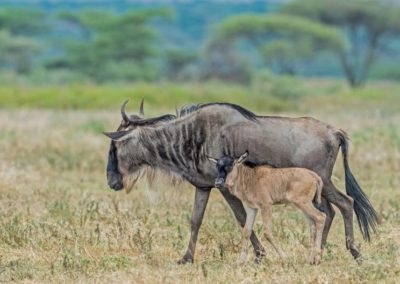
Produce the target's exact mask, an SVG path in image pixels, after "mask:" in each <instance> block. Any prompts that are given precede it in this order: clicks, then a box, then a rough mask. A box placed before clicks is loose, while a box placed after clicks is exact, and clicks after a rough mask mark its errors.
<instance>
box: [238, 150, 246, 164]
mask: <svg viewBox="0 0 400 284" xmlns="http://www.w3.org/2000/svg"><path fill="white" fill-rule="evenodd" d="M248 156H249V152H248V151H246V152H244V154H243V155H242V156H240V157H239V159H238V160H237V163H238V164H240V163H243V162H244V161H245V160H246V159H247V157H248Z"/></svg>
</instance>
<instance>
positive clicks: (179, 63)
mask: <svg viewBox="0 0 400 284" xmlns="http://www.w3.org/2000/svg"><path fill="white" fill-rule="evenodd" d="M164 58H165V61H166V62H165V65H166V66H165V67H166V70H165V72H166V75H167V77H168V78H169V79H172V80H176V79H178V78H179V77H180V76H181V75H182V72H183V71H184V69H185V68H186V67H187V66H188V65H190V64H192V63H194V62H195V61H196V60H197V55H196V54H195V53H192V52H189V51H185V50H180V49H169V50H167V51H166V52H165V54H164Z"/></svg>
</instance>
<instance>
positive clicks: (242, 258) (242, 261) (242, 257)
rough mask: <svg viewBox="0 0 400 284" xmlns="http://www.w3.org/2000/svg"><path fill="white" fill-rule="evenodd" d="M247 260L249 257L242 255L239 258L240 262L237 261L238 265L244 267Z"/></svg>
mask: <svg viewBox="0 0 400 284" xmlns="http://www.w3.org/2000/svg"><path fill="white" fill-rule="evenodd" d="M246 260H247V255H245V254H241V255H240V256H239V258H238V260H237V264H238V265H243V264H245V263H246Z"/></svg>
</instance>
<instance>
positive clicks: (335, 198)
mask: <svg viewBox="0 0 400 284" xmlns="http://www.w3.org/2000/svg"><path fill="white" fill-rule="evenodd" d="M322 193H323V195H324V197H325V198H326V199H327V200H328V201H329V202H331V203H333V204H335V205H336V206H337V207H338V208H339V210H340V213H341V214H342V216H343V221H344V230H345V234H346V248H347V249H348V250H350V253H351V254H352V256H353V257H354V259H356V260H357V259H360V257H361V253H360V251H359V249H358V248H357V247H356V245H355V244H354V231H353V199H352V198H351V197H349V196H347V195H345V194H343V193H342V192H340V191H339V190H338V189H337V188H336V187H335V186H334V185H333V184H332V182H331V181H329V182H327V183H326V184H325V187H324V189H323V192H322Z"/></svg>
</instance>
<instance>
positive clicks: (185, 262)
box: [176, 257, 193, 264]
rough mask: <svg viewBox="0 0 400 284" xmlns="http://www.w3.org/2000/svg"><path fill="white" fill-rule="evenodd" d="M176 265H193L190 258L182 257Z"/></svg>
mask: <svg viewBox="0 0 400 284" xmlns="http://www.w3.org/2000/svg"><path fill="white" fill-rule="evenodd" d="M176 263H177V264H188V263H193V258H191V257H182V258H181V259H180V260H178V261H177V262H176Z"/></svg>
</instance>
